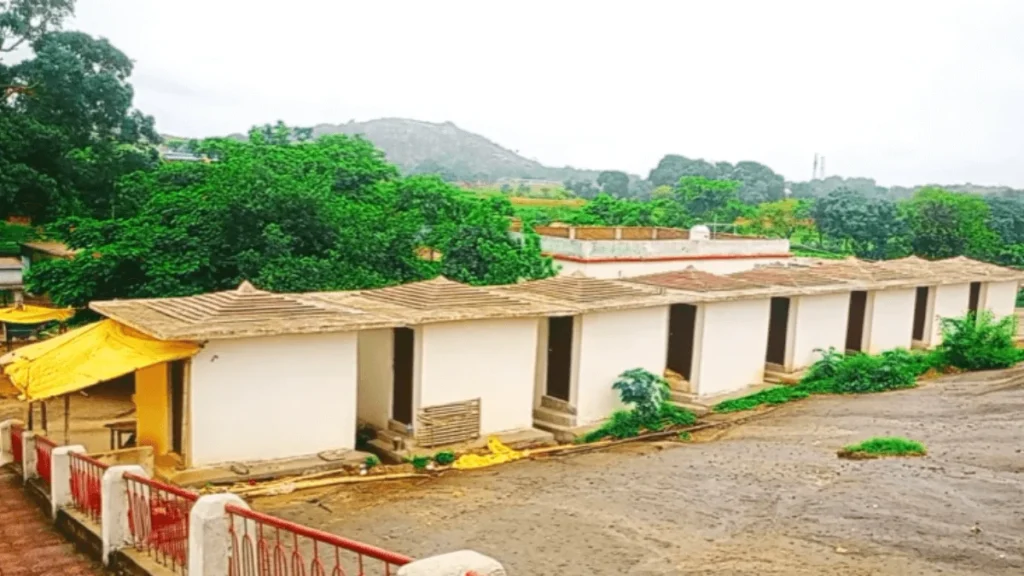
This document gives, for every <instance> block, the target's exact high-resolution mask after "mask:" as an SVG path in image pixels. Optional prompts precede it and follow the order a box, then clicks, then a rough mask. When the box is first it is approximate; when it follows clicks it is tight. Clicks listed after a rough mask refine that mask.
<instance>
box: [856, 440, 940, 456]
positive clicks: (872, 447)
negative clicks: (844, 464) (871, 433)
mask: <svg viewBox="0 0 1024 576" xmlns="http://www.w3.org/2000/svg"><path fill="white" fill-rule="evenodd" d="M844 452H845V453H846V454H854V453H858V452H860V453H863V454H870V455H872V456H908V455H910V456H921V455H924V454H925V453H926V450H925V448H924V444H921V443H920V442H915V441H913V440H907V439H906V438H900V437H898V436H881V437H876V438H871V439H869V440H865V441H863V442H861V443H860V444H851V445H849V446H846V447H844V448H843V449H842V450H841V451H840V453H844Z"/></svg>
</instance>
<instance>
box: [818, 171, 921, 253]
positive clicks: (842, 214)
mask: <svg viewBox="0 0 1024 576" xmlns="http://www.w3.org/2000/svg"><path fill="white" fill-rule="evenodd" d="M811 213H812V215H813V217H814V221H815V224H816V225H817V227H818V231H819V232H820V233H821V235H822V236H823V239H825V240H828V243H831V244H834V245H836V247H838V248H840V249H841V250H842V251H844V252H852V253H854V254H856V255H858V256H861V257H864V258H874V259H882V258H887V257H898V256H904V255H906V254H907V252H908V249H909V236H908V231H907V225H906V221H905V220H904V219H903V216H902V215H901V213H900V210H899V209H898V207H897V206H896V204H895V203H893V202H891V201H889V200H886V199H885V198H880V197H869V196H865V195H864V194H860V193H858V192H855V191H853V190H849V189H846V188H839V189H837V190H834V191H833V192H831V193H829V194H828V195H827V196H825V197H823V198H820V199H818V200H816V201H815V203H814V207H813V208H812V210H811Z"/></svg>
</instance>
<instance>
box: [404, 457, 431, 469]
mask: <svg viewBox="0 0 1024 576" xmlns="http://www.w3.org/2000/svg"><path fill="white" fill-rule="evenodd" d="M409 461H410V462H412V467H413V468H415V469H417V470H426V469H427V466H429V465H430V456H413V457H412V459H410V460H409Z"/></svg>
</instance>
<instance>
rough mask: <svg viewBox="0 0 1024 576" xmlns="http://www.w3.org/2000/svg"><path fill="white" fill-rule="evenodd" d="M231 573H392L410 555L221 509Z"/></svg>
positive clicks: (270, 575) (250, 575) (254, 575)
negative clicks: (225, 517)
mask: <svg viewBox="0 0 1024 576" xmlns="http://www.w3.org/2000/svg"><path fill="white" fill-rule="evenodd" d="M224 510H225V512H227V515H228V520H229V528H228V530H229V531H230V533H231V557H230V559H229V565H228V574H229V575H230V576H328V575H330V576H367V575H374V576H376V575H383V576H391V575H392V574H395V573H396V572H397V571H398V567H399V566H404V565H405V564H408V563H410V562H412V558H409V557H408V556H403V555H401V554H396V553H394V552H389V551H387V550H383V549H381V548H377V547H374V546H370V545H369V544H363V543H362V542H356V541H354V540H349V539H347V538H342V537H341V536H335V535H334V534H329V533H327V532H322V531H320V530H314V529H312V528H307V527H306V526H302V525H300V524H295V523H293V522H288V521H286V520H281V519H280V518H275V517H273V516H269V515H267V514H261V513H259V512H255V511H253V510H248V509H246V508H242V507H240V506H235V505H231V504H229V505H227V506H225V507H224Z"/></svg>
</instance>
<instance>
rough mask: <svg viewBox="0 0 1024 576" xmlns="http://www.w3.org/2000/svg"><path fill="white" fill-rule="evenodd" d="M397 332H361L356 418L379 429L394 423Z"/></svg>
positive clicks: (387, 329) (387, 330)
mask: <svg viewBox="0 0 1024 576" xmlns="http://www.w3.org/2000/svg"><path fill="white" fill-rule="evenodd" d="M393 356H394V331H393V330H392V329H391V328H386V329H382V330H364V331H362V332H359V392H358V396H359V398H358V403H357V405H358V411H357V416H358V417H359V419H360V420H363V421H365V422H367V423H369V424H372V425H373V426H376V427H378V428H385V429H386V428H387V427H388V420H390V419H391V397H392V394H393V390H394V368H393V366H392V358H393Z"/></svg>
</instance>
